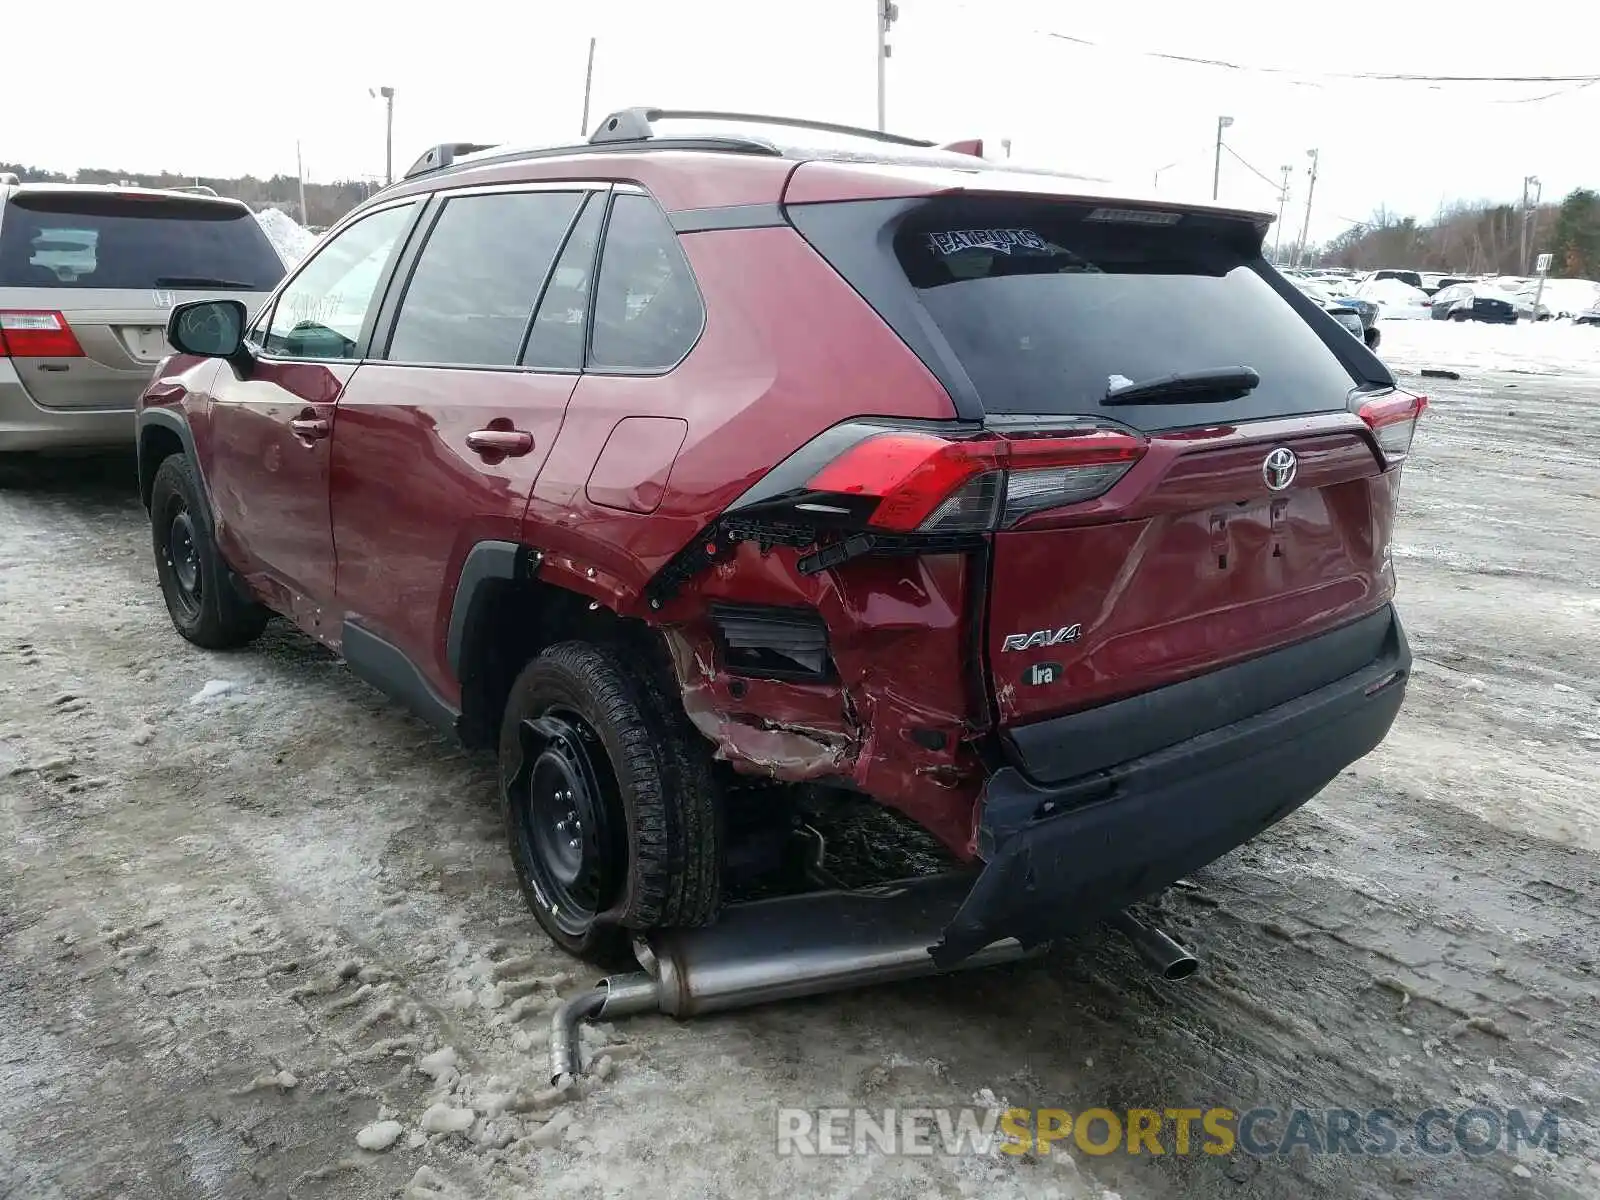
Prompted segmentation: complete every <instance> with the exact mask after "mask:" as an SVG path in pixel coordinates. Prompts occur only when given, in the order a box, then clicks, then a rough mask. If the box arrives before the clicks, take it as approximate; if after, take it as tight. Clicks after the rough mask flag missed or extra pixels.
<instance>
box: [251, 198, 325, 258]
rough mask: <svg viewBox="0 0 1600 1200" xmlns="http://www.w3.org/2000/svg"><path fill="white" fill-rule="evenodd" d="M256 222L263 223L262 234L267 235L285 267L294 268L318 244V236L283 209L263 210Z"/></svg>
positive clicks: (258, 214)
mask: <svg viewBox="0 0 1600 1200" xmlns="http://www.w3.org/2000/svg"><path fill="white" fill-rule="evenodd" d="M256 220H257V221H259V222H260V223H261V230H262V232H263V233H265V234H266V235H267V240H268V241H269V242H271V243H272V247H273V249H274V250H276V251H277V252H278V257H279V258H281V259H283V262H284V265H285V266H289V267H292V266H294V265H295V264H296V263H297V262H299V261H300V260H301V259H302V258H304V257H305V256H306V255H307V254H309V253H310V252H311V247H312V246H314V245H316V244H317V235H316V234H314V233H312V232H311V231H310V230H309V229H306V228H305V227H304V226H302V225H300V224H299V223H298V222H297V221H296V220H295V219H294V218H293V217H291V216H290V215H289V214H288V213H286V212H284V211H283V210H282V209H279V208H265V209H262V210H261V211H260V212H258V213H257V214H256Z"/></svg>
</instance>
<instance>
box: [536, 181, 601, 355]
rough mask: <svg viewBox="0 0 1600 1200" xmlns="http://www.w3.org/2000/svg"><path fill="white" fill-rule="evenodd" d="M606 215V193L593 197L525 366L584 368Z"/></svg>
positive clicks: (570, 239) (543, 307) (564, 254)
mask: <svg viewBox="0 0 1600 1200" xmlns="http://www.w3.org/2000/svg"><path fill="white" fill-rule="evenodd" d="M605 211H606V198H605V196H604V194H600V195H595V196H591V197H590V198H589V203H588V204H586V205H585V206H584V209H583V215H582V216H580V217H579V218H578V223H577V224H576V225H574V226H573V227H572V232H571V233H570V234H568V236H567V244H566V245H565V246H564V247H562V250H561V258H560V260H559V261H557V263H556V269H555V271H554V272H552V273H551V275H550V282H549V283H548V284H547V285H546V286H545V290H544V297H543V298H542V299H541V300H540V301H539V312H538V315H537V316H536V317H535V318H534V321H533V330H532V332H531V333H529V335H528V349H527V351H526V352H525V353H524V354H523V356H522V361H523V363H524V364H525V365H527V366H530V367H541V368H543V369H545V370H548V371H576V370H578V369H579V368H580V367H582V366H583V332H584V321H585V320H586V319H587V317H588V315H589V293H590V292H591V291H592V290H593V287H594V248H595V243H596V242H597V241H599V239H600V221H601V218H602V217H604V216H605Z"/></svg>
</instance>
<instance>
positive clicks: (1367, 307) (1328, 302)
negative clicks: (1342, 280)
mask: <svg viewBox="0 0 1600 1200" xmlns="http://www.w3.org/2000/svg"><path fill="white" fill-rule="evenodd" d="M1290 282H1291V283H1293V284H1294V285H1295V287H1297V288H1299V289H1300V290H1301V291H1302V292H1304V293H1305V294H1306V295H1307V296H1310V297H1311V299H1313V300H1315V301H1316V302H1317V303H1318V304H1320V305H1321V306H1322V307H1323V309H1324V310H1326V311H1327V313H1328V315H1329V316H1331V317H1332V318H1333V319H1334V320H1336V321H1338V322H1339V324H1341V325H1343V326H1344V327H1345V328H1346V329H1348V330H1349V331H1350V333H1351V335H1352V336H1354V337H1358V338H1360V339H1361V341H1362V342H1363V343H1364V344H1365V345H1366V347H1367V349H1369V350H1376V349H1377V348H1378V345H1379V343H1380V342H1382V340H1383V336H1382V335H1381V334H1380V333H1379V332H1378V306H1377V305H1376V304H1374V303H1372V301H1370V300H1360V299H1357V298H1356V297H1354V296H1346V295H1341V294H1340V293H1339V292H1338V291H1337V290H1336V289H1337V284H1338V281H1337V280H1335V279H1330V278H1321V279H1316V278H1312V277H1310V276H1307V275H1299V276H1291V277H1290ZM1330 285H1332V286H1330Z"/></svg>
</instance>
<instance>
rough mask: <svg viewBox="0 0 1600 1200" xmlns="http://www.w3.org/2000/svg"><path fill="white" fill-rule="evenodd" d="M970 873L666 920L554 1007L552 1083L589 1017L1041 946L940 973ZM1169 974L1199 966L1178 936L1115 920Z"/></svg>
mask: <svg viewBox="0 0 1600 1200" xmlns="http://www.w3.org/2000/svg"><path fill="white" fill-rule="evenodd" d="M971 887H972V880H971V877H970V876H966V875H938V876H932V877H929V878H926V879H917V880H912V881H909V882H905V883H897V884H891V885H888V886H885V887H881V888H871V889H862V890H854V891H842V890H832V891H820V892H807V893H804V894H801V895H798V896H783V897H780V898H777V899H773V900H758V901H754V902H752V903H749V904H739V905H734V906H733V907H731V908H728V909H725V910H724V911H723V913H722V914H721V916H720V917H719V918H718V920H717V923H716V924H715V925H707V926H702V927H700V928H696V929H667V930H661V931H659V932H656V933H652V934H650V935H649V936H648V938H639V939H638V940H637V941H635V942H634V950H635V952H636V953H637V954H638V956H639V965H640V966H641V967H643V968H644V969H643V970H640V971H630V972H627V973H625V974H620V975H610V976H607V977H606V978H604V979H602V980H600V982H599V983H598V984H596V985H595V987H594V988H593V989H591V990H590V991H587V992H583V993H582V994H580V995H578V996H574V997H573V998H572V999H570V1000H568V1001H566V1002H565V1003H564V1004H562V1005H561V1006H560V1007H559V1008H557V1009H556V1011H555V1013H554V1014H553V1016H552V1017H551V1026H550V1082H551V1083H552V1084H558V1083H560V1082H561V1080H562V1079H563V1078H564V1077H576V1076H577V1075H579V1074H581V1073H582V1070H583V1067H582V1058H581V1044H580V1040H579V1031H580V1029H581V1026H582V1024H583V1022H584V1021H585V1020H588V1019H590V1018H595V1019H598V1020H609V1019H611V1018H613V1017H626V1016H632V1015H634V1014H635V1013H644V1012H659V1013H664V1014H666V1015H667V1016H671V1017H694V1016H700V1015H701V1014H703V1013H711V1012H720V1011H723V1010H725V1009H730V1008H743V1007H746V1006H748V1005H753V1004H766V1003H769V1002H771V1001H774V1000H793V999H797V998H799V997H802V996H814V995H818V994H820V993H823V992H834V991H843V990H845V989H848V988H856V987H866V986H868V985H871V984H877V983H890V982H895V981H898V980H903V979H917V978H920V977H923V976H928V975H940V974H948V973H953V972H956V971H965V970H970V969H972V968H976V967H988V966H995V965H997V964H999V963H1006V962H1016V961H1018V960H1020V959H1025V958H1032V957H1034V956H1036V955H1039V954H1042V953H1043V952H1044V951H1045V950H1046V949H1047V948H1048V943H1046V944H1041V945H1037V946H1033V947H1024V946H1023V945H1022V944H1021V943H1020V942H1018V941H1017V940H1016V939H1015V938H1006V939H1004V940H1002V941H998V942H993V943H991V944H990V945H988V946H985V947H984V948H983V949H982V950H980V951H978V952H977V953H976V954H973V955H971V956H969V957H967V958H964V959H962V960H961V961H960V962H959V963H957V964H956V965H955V966H954V967H951V968H950V969H949V971H941V970H940V969H939V968H938V967H936V966H935V965H934V962H933V959H932V957H931V956H930V955H929V953H928V950H929V947H931V946H934V945H936V944H937V943H938V942H939V940H940V938H941V937H942V936H943V933H944V928H945V926H946V925H948V924H949V923H950V921H951V919H952V918H953V917H954V916H955V914H956V910H957V909H959V908H960V907H961V903H962V901H963V900H965V899H966V896H967V893H968V892H969V891H970V890H971ZM1111 921H1112V924H1114V925H1115V926H1116V927H1117V928H1118V929H1119V930H1121V931H1122V932H1123V933H1124V934H1125V935H1126V936H1127V937H1128V938H1129V940H1131V941H1132V942H1133V944H1134V946H1135V947H1136V948H1137V949H1138V950H1139V952H1140V953H1141V954H1142V955H1143V956H1144V957H1145V958H1146V959H1147V960H1148V961H1149V962H1150V963H1151V964H1152V965H1153V966H1155V968H1156V970H1158V971H1159V972H1160V973H1161V975H1162V976H1163V977H1164V978H1166V979H1183V978H1185V977H1187V976H1188V975H1191V974H1193V973H1194V970H1195V968H1196V967H1197V966H1198V965H1199V964H1198V963H1197V961H1196V960H1195V959H1194V958H1193V957H1192V956H1191V955H1190V954H1189V953H1188V952H1187V951H1186V950H1184V949H1183V947H1182V946H1179V945H1178V944H1177V943H1176V942H1174V941H1173V940H1172V939H1171V938H1169V937H1167V936H1166V935H1165V934H1163V933H1161V932H1159V931H1158V930H1155V929H1152V928H1150V927H1149V926H1147V925H1145V924H1144V923H1143V922H1141V921H1139V920H1137V919H1136V918H1134V917H1132V916H1129V915H1128V914H1127V913H1118V914H1116V915H1115V916H1114V917H1112V918H1111Z"/></svg>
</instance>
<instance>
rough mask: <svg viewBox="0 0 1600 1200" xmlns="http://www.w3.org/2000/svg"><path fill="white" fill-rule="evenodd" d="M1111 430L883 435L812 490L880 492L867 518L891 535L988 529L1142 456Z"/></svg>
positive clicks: (1113, 476)
mask: <svg viewBox="0 0 1600 1200" xmlns="http://www.w3.org/2000/svg"><path fill="white" fill-rule="evenodd" d="M1144 449H1145V442H1144V440H1143V439H1142V438H1138V437H1134V436H1132V435H1130V434H1125V433H1120V432H1117V431H1114V430H1092V431H1089V432H1086V433H1082V434H1075V435H1072V436H1066V437H1061V436H1050V437H1030V438H1004V437H994V436H985V437H976V438H968V439H964V440H960V441H952V440H948V439H945V438H942V437H938V436H936V435H934V434H930V433H916V432H903V433H899V432H896V433H882V434H877V435H875V436H873V437H869V438H867V439H866V440H864V441H862V442H858V443H857V444H856V445H854V446H852V447H851V448H850V449H849V450H847V451H846V452H845V453H844V454H842V455H841V456H840V457H839V458H837V459H835V460H834V461H833V462H831V463H829V464H828V465H827V466H826V467H824V468H823V469H822V470H821V471H819V472H818V473H817V474H816V475H815V476H813V477H812V479H811V481H810V484H809V488H810V490H812V491H815V492H826V493H832V494H835V495H843V496H866V497H876V498H877V500H878V504H877V506H876V507H875V508H874V509H873V511H872V515H871V516H870V517H869V518H868V521H867V523H868V525H870V526H872V527H874V528H877V529H883V530H888V531H890V532H895V533H912V532H920V533H962V532H971V531H975V530H989V529H994V528H996V527H997V526H1000V525H1006V524H1009V523H1011V522H1012V521H1015V520H1016V519H1018V518H1019V517H1022V516H1025V515H1027V514H1028V513H1031V512H1038V511H1041V510H1043V509H1047V508H1058V507H1060V506H1062V505H1066V504H1076V503H1078V502H1079V501H1082V500H1089V499H1093V498H1094V497H1095V496H1098V495H1101V494H1102V493H1103V492H1105V491H1106V490H1107V489H1109V488H1110V487H1111V485H1112V484H1114V483H1116V481H1117V480H1118V479H1120V478H1122V476H1123V474H1124V473H1126V472H1127V470H1128V468H1129V467H1131V466H1132V465H1133V464H1134V462H1136V461H1137V460H1138V458H1139V456H1140V455H1142V454H1143V453H1144Z"/></svg>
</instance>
